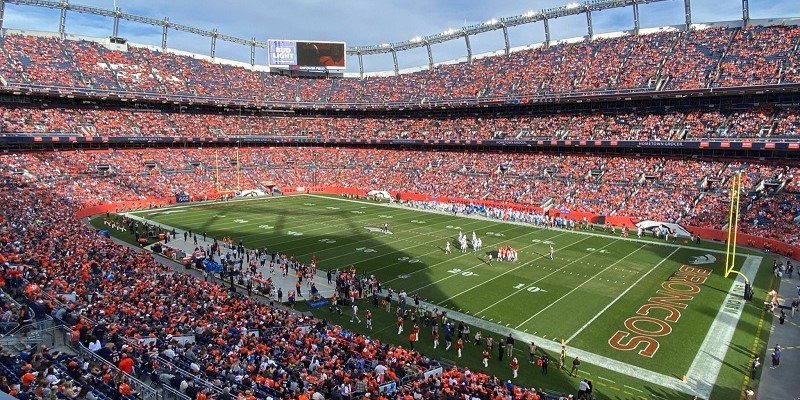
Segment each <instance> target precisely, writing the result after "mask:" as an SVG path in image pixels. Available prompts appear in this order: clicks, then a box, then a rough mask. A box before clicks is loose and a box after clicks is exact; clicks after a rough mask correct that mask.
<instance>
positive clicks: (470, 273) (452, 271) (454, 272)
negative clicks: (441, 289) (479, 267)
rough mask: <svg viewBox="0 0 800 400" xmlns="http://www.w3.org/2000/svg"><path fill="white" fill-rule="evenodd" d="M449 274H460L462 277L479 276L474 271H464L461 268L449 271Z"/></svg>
mask: <svg viewBox="0 0 800 400" xmlns="http://www.w3.org/2000/svg"><path fill="white" fill-rule="evenodd" d="M447 272H449V273H451V274H459V273H460V274H461V276H478V274H476V273H474V272H472V271H462V270H461V269H460V268H453V269H451V270H449V271H447Z"/></svg>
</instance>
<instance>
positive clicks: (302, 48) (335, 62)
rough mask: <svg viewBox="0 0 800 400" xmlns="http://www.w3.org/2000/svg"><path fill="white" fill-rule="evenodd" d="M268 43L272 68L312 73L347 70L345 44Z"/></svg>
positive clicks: (289, 41) (288, 41) (271, 41)
mask: <svg viewBox="0 0 800 400" xmlns="http://www.w3.org/2000/svg"><path fill="white" fill-rule="evenodd" d="M267 43H268V45H269V46H268V47H269V51H268V54H267V62H268V63H269V66H270V67H278V68H288V69H298V70H312V71H313V70H321V69H345V68H347V46H346V45H345V43H344V42H308V41H298V40H274V39H269V40H268V41H267Z"/></svg>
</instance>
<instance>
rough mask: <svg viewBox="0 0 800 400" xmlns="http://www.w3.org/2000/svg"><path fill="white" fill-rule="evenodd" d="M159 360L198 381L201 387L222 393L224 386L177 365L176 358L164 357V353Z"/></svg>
mask: <svg viewBox="0 0 800 400" xmlns="http://www.w3.org/2000/svg"><path fill="white" fill-rule="evenodd" d="M176 357H177V356H176ZM158 362H159V364H161V365H164V366H166V365H169V366H170V367H169V368H170V369H171V370H173V371H176V372H179V373H180V374H181V375H183V376H185V377H191V378H192V380H193V381H195V382H197V383H199V384H200V386H201V387H203V388H205V389H208V390H211V391H213V392H214V393H215V394H220V393H222V388H221V387H219V386H217V385H214V384H213V383H211V382H209V381H207V380H205V379H200V378H199V377H197V376H195V374H193V373H191V372H189V371H187V370H185V369H183V368H181V367H179V366H177V365H175V361H174V360H171V359H168V358H166V357H164V356H162V355H159V356H158ZM164 386H165V387H166V386H169V385H164ZM173 390H174V389H173Z"/></svg>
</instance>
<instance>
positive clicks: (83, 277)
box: [0, 156, 539, 399]
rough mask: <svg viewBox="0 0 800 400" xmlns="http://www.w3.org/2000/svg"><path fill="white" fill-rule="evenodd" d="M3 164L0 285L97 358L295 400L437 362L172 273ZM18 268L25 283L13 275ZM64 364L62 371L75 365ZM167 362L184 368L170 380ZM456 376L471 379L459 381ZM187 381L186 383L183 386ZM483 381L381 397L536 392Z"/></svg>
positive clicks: (28, 389) (369, 386) (222, 392)
mask: <svg viewBox="0 0 800 400" xmlns="http://www.w3.org/2000/svg"><path fill="white" fill-rule="evenodd" d="M18 161H19V160H18ZM12 162H13V163H14V164H13V165H14V166H13V168H16V167H17V164H16V162H17V161H13V159H12V158H11V157H10V156H6V157H5V158H4V159H3V165H4V166H8V167H7V168H4V169H3V170H2V176H3V178H4V179H3V182H4V184H3V187H2V191H0V199H2V201H3V204H4V210H3V211H4V213H3V217H2V218H0V226H1V227H2V229H1V230H0V231H2V232H3V233H4V234H3V237H2V238H0V262H3V263H5V262H8V263H10V264H13V265H20V266H21V267H20V269H14V270H10V269H8V267H7V265H6V266H4V268H2V274H1V275H0V276H1V277H2V278H4V282H5V283H6V290H8V291H13V290H17V289H18V290H19V291H24V292H25V294H26V296H27V299H28V300H30V301H31V302H32V303H34V304H37V309H38V310H37V312H38V311H41V312H42V313H48V314H52V315H54V316H56V318H59V319H60V320H63V321H64V322H65V323H67V324H68V325H70V326H71V327H72V330H73V331H74V337H75V338H76V340H79V341H80V342H81V343H83V344H84V345H86V346H87V347H89V346H91V345H94V343H97V346H98V347H97V348H98V349H103V350H98V351H97V352H98V355H99V356H100V357H103V358H106V356H107V357H108V359H109V360H113V361H114V363H115V364H116V363H117V361H116V360H118V364H119V368H120V369H121V370H123V371H127V372H129V373H135V371H139V374H141V373H149V374H151V376H152V377H153V378H154V380H160V381H162V382H165V383H169V382H173V381H174V382H175V383H181V385H180V386H181V391H184V392H186V393H189V391H191V393H192V396H191V398H198V399H200V398H206V397H205V396H214V397H215V398H229V397H227V396H228V395H232V396H240V397H246V398H250V396H256V397H259V398H265V397H266V396H274V397H276V398H289V399H300V398H311V397H312V395H313V394H314V393H316V392H320V393H325V395H324V396H325V398H330V397H331V392H332V391H338V390H340V388H341V387H342V386H348V387H349V388H350V389H348V390H349V391H350V392H352V393H353V394H361V395H363V394H364V392H367V391H370V392H372V393H375V394H376V395H377V389H378V386H379V385H382V384H385V383H388V382H392V381H394V382H400V380H401V379H403V377H404V376H406V375H410V376H417V375H418V374H420V373H421V372H424V371H426V370H428V369H430V368H433V367H435V366H436V364H435V363H433V362H432V361H431V360H429V359H427V358H425V357H423V356H422V355H421V354H419V353H418V352H416V351H413V350H407V349H403V348H401V347H398V346H393V345H387V344H384V343H381V342H380V341H377V340H373V339H370V338H367V337H364V336H361V335H358V334H354V333H352V332H348V331H343V330H341V328H339V327H333V326H324V325H321V324H319V321H317V320H313V319H312V318H310V317H303V316H301V315H296V314H293V313H291V312H289V311H287V310H285V309H280V308H273V307H270V306H268V305H266V304H262V303H258V302H256V301H254V300H252V299H251V298H249V297H246V296H243V295H238V294H236V293H233V292H229V291H228V290H227V288H226V287H225V286H224V285H218V284H215V283H209V282H206V281H204V280H201V279H197V278H194V277H192V276H189V275H185V274H181V273H173V272H171V271H169V269H168V268H166V267H164V266H162V265H160V264H159V263H157V262H155V261H154V260H153V259H152V258H151V257H150V256H148V255H147V254H145V253H138V252H136V251H134V250H131V249H128V248H127V247H124V246H120V245H117V244H115V243H113V242H112V241H111V240H109V239H106V238H105V237H103V236H101V235H98V234H97V233H96V232H95V230H94V229H91V228H89V227H87V226H84V225H83V224H81V223H79V222H78V221H77V220H76V219H75V218H74V217H73V212H74V211H75V207H76V206H79V205H78V204H75V203H73V202H72V201H71V200H69V199H66V198H62V197H61V196H60V195H59V194H58V192H57V191H53V190H52V188H51V187H49V186H47V185H44V184H37V183H24V182H21V181H20V180H18V176H17V175H15V174H9V173H8V172H9V170H10V168H12V167H11V165H12ZM26 164H27V163H26ZM40 172H42V173H43V172H44V171H40ZM12 276H15V277H17V278H14V277H12ZM19 276H24V277H26V278H27V281H20V280H19V279H18V277H19ZM70 292H73V293H74V295H75V296H76V299H75V300H74V301H72V302H69V303H67V302H65V301H64V298H62V297H60V296H58V295H57V294H56V293H70ZM231 321H235V322H231ZM251 333H259V334H258V335H252V334H251ZM183 334H194V336H195V338H196V342H195V343H189V344H186V345H181V344H179V343H178V342H176V341H174V340H171V339H170V338H172V337H177V336H181V335H183ZM140 340H144V341H140ZM115 354H116V356H115ZM115 357H119V358H118V359H117V358H115ZM67 361H68V360H64V364H67ZM68 364H69V366H68V367H67V368H73V364H74V365H78V364H77V363H72V362H69V363H68ZM170 364H173V365H175V366H180V367H182V368H184V369H185V370H186V371H190V372H191V373H192V374H194V376H181V373H180V372H175V371H174V370H173V369H171V367H170ZM376 366H383V367H385V368H383V367H381V368H377V367H376ZM26 368H27V367H26ZM30 368H31V369H28V370H26V369H24V368H23V370H22V371H21V372H20V374H23V373H25V374H26V375H25V376H23V378H24V379H22V380H20V376H6V378H7V379H9V383H10V384H14V383H18V384H19V385H20V386H18V387H14V389H12V390H14V391H15V393H16V394H18V395H26V396H28V397H27V398H30V396H37V395H41V391H39V390H40V389H41V387H40V386H42V385H40V383H42V382H43V381H42V379H44V377H45V375H47V374H40V375H35V374H32V373H31V374H30V377H28V376H27V374H28V373H29V372H35V369H36V368H40V367H39V366H38V364H37V365H36V366H35V367H30ZM41 368H48V367H46V366H45V367H41ZM3 374H4V373H3ZM176 375H177V380H175V379H176ZM63 379H65V382H68V383H64V384H63V385H61V386H58V387H56V386H53V387H49V386H48V388H49V389H50V390H52V391H55V392H56V393H61V394H67V392H66V391H65V390H66V387H72V385H73V382H74V384H75V385H77V386H80V387H87V386H91V383H90V382H89V381H86V379H90V378H87V377H86V376H82V375H81V374H78V375H76V376H73V375H72V373H70V374H69V376H68V377H63ZM97 379H98V381H97V382H96V383H95V384H100V380H102V386H103V387H107V388H110V389H112V390H118V391H119V394H122V395H130V394H131V391H130V386H129V385H128V384H127V381H126V380H125V378H124V377H122V376H112V375H111V374H110V373H108V374H106V375H103V372H98V373H97ZM462 380H464V381H467V382H470V383H471V384H470V385H468V386H466V387H463V386H460V381H462ZM187 381H191V384H189V385H187V386H189V387H183V385H182V384H183V383H184V382H187ZM298 382H302V385H301V386H300V387H301V388H302V389H295V385H294V384H293V383H295V384H296V383H298ZM491 382H496V378H490V377H488V376H486V375H484V374H483V373H480V372H476V375H475V376H471V375H470V374H469V373H467V374H463V373H462V372H461V371H459V370H457V369H450V370H447V371H443V373H442V375H441V376H432V377H430V378H428V379H425V380H419V381H414V382H413V385H415V386H414V388H413V389H406V388H398V392H397V393H395V394H394V395H391V396H389V395H383V396H382V397H380V398H381V399H389V398H392V399H405V398H407V396H409V395H411V394H412V393H413V391H417V390H419V391H425V392H426V393H447V394H452V393H456V392H457V393H462V394H465V393H483V392H486V391H494V393H495V394H496V395H506V394H514V393H524V394H525V396H526V397H525V398H531V399H536V398H539V397H538V396H539V395H538V394H537V393H536V391H535V390H527V389H523V388H519V387H517V386H514V385H510V386H508V387H506V386H502V385H501V386H500V387H498V388H494V387H492V386H490V383H491ZM195 385H197V386H195ZM398 386H399V385H398ZM410 390H411V391H410ZM206 392H208V393H206ZM69 393H71V392H69ZM109 395H112V396H114V395H113V394H109ZM195 396H196V397H195ZM372 398H378V397H372Z"/></svg>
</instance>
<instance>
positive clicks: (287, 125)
mask: <svg viewBox="0 0 800 400" xmlns="http://www.w3.org/2000/svg"><path fill="white" fill-rule="evenodd" d="M798 115H800V108H797V107H790V108H777V107H775V106H772V105H762V106H759V107H756V108H752V109H748V110H746V111H741V110H722V111H688V112H678V111H671V112H664V113H646V112H609V113H602V112H595V113H587V114H566V113H565V114H551V115H517V116H470V117H449V118H431V117H418V118H377V117H361V118H357V117H283V116H280V117H278V116H258V115H250V114H249V113H246V114H244V115H240V114H230V113H224V114H222V113H184V112H166V111H158V110H139V111H133V110H129V109H128V110H121V109H107V110H100V109H83V108H60V107H59V108H56V107H53V108H17V107H13V108H11V107H0V132H4V133H22V134H70V135H78V136H86V137H90V136H106V137H108V136H147V137H231V136H241V135H255V136H292V137H298V136H299V137H314V138H328V139H347V138H349V139H354V138H358V139H499V140H502V139H525V140H532V139H549V140H552V139H558V140H562V139H563V140H594V139H605V140H660V141H664V140H698V139H705V138H743V139H752V138H763V139H773V140H780V139H782V138H785V137H796V136H798V135H800V118H798Z"/></svg>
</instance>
